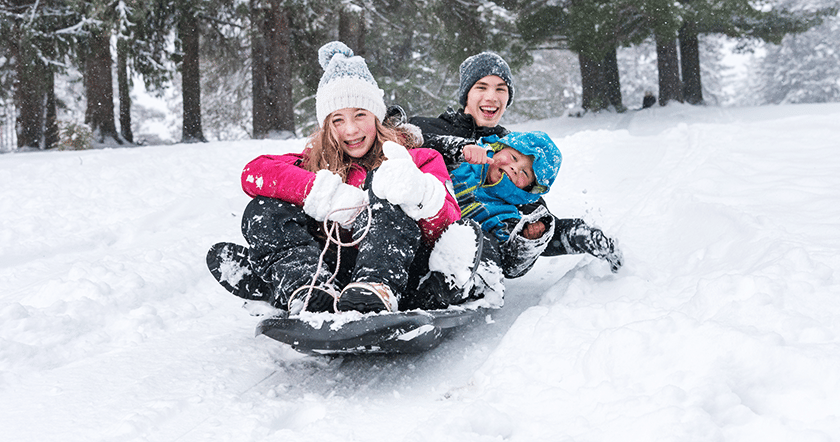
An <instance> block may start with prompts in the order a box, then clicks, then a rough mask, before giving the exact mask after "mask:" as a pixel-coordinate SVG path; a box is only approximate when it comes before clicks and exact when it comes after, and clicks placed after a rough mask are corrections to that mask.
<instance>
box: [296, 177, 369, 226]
mask: <svg viewBox="0 0 840 442" xmlns="http://www.w3.org/2000/svg"><path fill="white" fill-rule="evenodd" d="M367 204H368V196H367V192H365V191H364V190H362V189H360V188H358V187H354V186H351V185H349V184H345V183H344V182H343V181H342V180H341V176H339V175H336V174H334V173H332V172H330V171H328V170H319V171H318V172H317V173H316V174H315V181H314V182H313V183H312V189H311V190H310V191H309V194H308V195H307V196H306V200H305V201H304V202H303V211H304V213H306V214H307V215H309V216H311V217H312V218H315V219H316V220H317V221H323V220H325V219H329V220H330V221H335V222H337V223H339V224H341V225H342V226H343V227H349V226H350V224H351V223H352V222H353V220H354V219H356V216H358V215H359V213H361V212H362V209H364V207H365V206H366V205H367Z"/></svg>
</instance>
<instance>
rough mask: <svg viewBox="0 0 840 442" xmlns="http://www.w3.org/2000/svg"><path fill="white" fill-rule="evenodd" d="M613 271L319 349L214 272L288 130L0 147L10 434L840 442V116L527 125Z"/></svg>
mask: <svg viewBox="0 0 840 442" xmlns="http://www.w3.org/2000/svg"><path fill="white" fill-rule="evenodd" d="M512 128H513V129H516V130H532V129H539V130H543V131H546V132H547V133H549V134H550V135H551V136H552V137H553V138H554V140H555V141H556V142H557V144H558V145H559V146H560V148H561V150H562V151H563V154H564V162H563V166H562V168H561V171H560V176H559V178H558V180H557V182H556V184H555V186H554V188H553V189H552V191H551V193H550V194H549V195H548V198H547V199H548V202H549V205H550V207H551V208H552V210H553V211H554V212H555V213H556V214H557V215H559V216H568V217H572V216H575V217H577V216H581V217H584V218H585V219H587V220H588V221H589V222H591V223H594V224H596V225H599V226H600V227H602V228H604V229H605V230H606V231H607V233H609V234H611V235H613V236H615V237H617V238H619V240H620V245H621V247H622V249H623V250H624V253H625V267H624V268H623V269H622V270H621V271H620V272H619V273H618V274H617V275H613V274H611V273H610V272H609V269H608V267H607V266H606V264H604V263H602V262H600V261H597V260H593V259H592V258H590V257H582V256H569V257H554V258H542V259H541V260H540V261H539V262H538V265H537V266H536V268H535V269H534V270H532V271H531V272H530V273H529V274H527V275H526V276H525V277H523V278H520V279H517V280H513V281H509V282H508V296H507V305H506V306H505V307H504V308H503V309H501V310H499V311H498V312H495V313H494V314H492V315H491V316H490V317H489V318H488V320H487V321H484V322H481V323H477V324H473V325H470V326H468V327H466V328H465V329H463V330H460V331H458V332H456V333H455V334H454V336H452V337H451V338H450V339H448V340H447V341H445V342H444V343H443V344H442V345H441V346H440V347H438V348H437V349H435V350H432V351H430V352H428V353H425V354H420V355H408V356H366V357H343V358H330V357H311V356H303V355H300V354H298V353H296V352H294V351H293V350H291V349H290V348H289V347H286V346H284V345H281V344H279V343H277V342H275V341H272V340H270V339H267V338H265V337H262V336H260V337H256V338H255V337H254V328H255V326H256V324H257V322H258V321H259V319H260V318H257V317H252V316H249V315H248V312H247V311H246V310H244V309H242V308H240V307H241V305H242V303H241V302H240V300H239V299H237V298H235V297H233V296H231V295H229V294H228V293H227V292H225V290H224V289H223V288H222V287H221V286H219V285H218V284H216V282H215V281H214V280H213V278H212V277H211V276H210V274H209V272H208V271H207V269H206V268H205V265H204V255H205V251H206V250H207V248H208V247H209V246H210V245H212V244H213V243H215V242H218V241H234V242H239V243H242V238H241V236H240V233H239V221H240V215H241V213H242V210H243V208H244V207H245V204H246V203H247V201H248V198H247V196H245V195H244V194H243V193H242V192H241V190H240V188H239V182H238V180H239V173H240V171H241V169H242V166H243V165H244V164H245V163H246V162H247V161H248V160H250V159H252V158H253V157H255V156H257V155H259V154H262V153H281V152H286V151H292V150H295V151H296V150H299V149H301V147H302V144H303V141H302V140H292V141H245V142H217V143H209V144H193V145H174V146H150V147H142V148H134V149H112V150H97V151H86V152H51V153H18V154H8V155H2V156H0V183H2V186H0V194H2V197H0V434H2V436H0V438H2V440H4V441H16V442H22V441H38V442H44V441H62V442H74V441H86V442H87V441H121V442H124V441H313V442H330V441H351V440H354V441H389V442H392V441H410V442H415V441H416V442H420V441H464V442H466V441H500V440H506V441H523V442H525V441H527V442H533V441H553V442H556V441H576V442H583V441H639V442H649V441H654V440H655V441H680V442H685V441H704V442H706V441H728V442H730V441H743V442H754V441H759V440H760V441H763V442H768V441H786V442H787V441H840V369H838V367H840V274H838V271H837V270H836V269H838V268H840V228H839V227H838V226H840V149H839V148H840V141H838V140H840V104H823V105H794V106H773V107H759V108H714V107H710V108H704V107H690V106H680V105H673V106H669V107H667V108H658V107H655V108H652V109H647V110H644V111H639V112H630V113H627V114H623V115H602V116H598V117H585V118H582V119H577V118H564V119H553V120H545V121H534V122H530V123H526V124H520V125H517V126H514V127H512Z"/></svg>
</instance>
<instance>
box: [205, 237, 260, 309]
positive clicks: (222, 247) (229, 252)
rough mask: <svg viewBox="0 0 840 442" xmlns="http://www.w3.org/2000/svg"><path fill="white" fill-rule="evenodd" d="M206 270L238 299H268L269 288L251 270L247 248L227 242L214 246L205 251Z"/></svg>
mask: <svg viewBox="0 0 840 442" xmlns="http://www.w3.org/2000/svg"><path fill="white" fill-rule="evenodd" d="M207 268H208V269H210V273H211V274H213V277H214V278H216V281H218V282H219V284H221V285H222V287H224V288H225V289H227V291H229V292H231V293H233V294H234V295H236V296H238V297H240V298H243V299H248V300H253V301H268V300H269V298H270V295H271V292H272V290H271V287H270V286H269V285H268V284H266V282H265V281H263V280H262V279H261V278H260V277H259V275H257V274H256V273H255V272H254V271H253V270H252V269H251V264H250V262H249V261H248V248H247V247H244V246H240V245H239V244H233V243H228V242H220V243H218V244H215V245H214V246H213V247H211V248H210V250H208V251H207Z"/></svg>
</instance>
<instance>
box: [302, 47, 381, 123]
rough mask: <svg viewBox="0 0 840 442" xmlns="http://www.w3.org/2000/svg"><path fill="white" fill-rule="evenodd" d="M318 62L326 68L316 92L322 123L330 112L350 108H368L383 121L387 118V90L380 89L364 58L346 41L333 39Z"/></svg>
mask: <svg viewBox="0 0 840 442" xmlns="http://www.w3.org/2000/svg"><path fill="white" fill-rule="evenodd" d="M318 62H319V63H320V64H321V67H322V68H323V69H324V74H323V75H322V76H321V82H320V83H318V92H317V93H316V94H315V112H316V114H317V117H318V124H319V125H323V124H324V120H325V119H326V118H327V115H329V114H331V113H333V112H335V111H337V110H339V109H344V108H348V107H351V108H359V109H365V110H368V111H370V112H371V113H373V114H374V115H375V116H376V117H377V118H379V121H382V120H384V119H385V101H384V99H383V96H384V95H385V92H383V91H382V89H379V85H378V84H376V80H375V79H374V78H373V75H371V73H370V71H369V70H368V67H367V64H366V63H365V59H364V58H362V57H359V56H354V55H353V50H352V49H350V48H349V47H347V45H345V44H344V43H342V42H340V41H333V42H329V43H327V44H325V45H324V46H321V49H319V50H318Z"/></svg>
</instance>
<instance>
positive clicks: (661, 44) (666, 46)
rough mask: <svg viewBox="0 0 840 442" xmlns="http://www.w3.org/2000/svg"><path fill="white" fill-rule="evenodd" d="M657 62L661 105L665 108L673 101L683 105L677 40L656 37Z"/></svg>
mask: <svg viewBox="0 0 840 442" xmlns="http://www.w3.org/2000/svg"><path fill="white" fill-rule="evenodd" d="M656 62H657V66H658V67H659V105H660V106H665V105H666V104H668V102H669V101H671V100H675V101H679V102H680V103H682V101H683V94H682V81H680V65H679V61H678V59H677V41H676V39H675V38H671V39H668V40H665V39H664V38H662V37H660V36H657V37H656Z"/></svg>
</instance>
